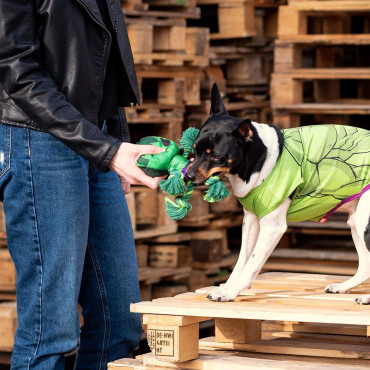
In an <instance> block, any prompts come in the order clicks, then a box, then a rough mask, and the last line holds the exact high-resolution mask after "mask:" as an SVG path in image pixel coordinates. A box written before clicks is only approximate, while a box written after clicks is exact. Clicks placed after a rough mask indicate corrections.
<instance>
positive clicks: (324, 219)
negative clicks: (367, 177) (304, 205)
mask: <svg viewBox="0 0 370 370" xmlns="http://www.w3.org/2000/svg"><path fill="white" fill-rule="evenodd" d="M368 190H370V184H369V185H366V186H365V187H364V188H363V189H362V191H361V193H358V194H354V195H351V196H350V197H348V198H346V199H344V200H342V201H341V202H340V203H339V204H338V205H337V206H336V207H334V208H333V209H332V210H331V211H329V212H328V213H327V214H326V215H325V216H324V217H321V218H320V220H319V222H321V223H322V224H323V223H325V222H326V221H327V219H328V218H329V217H330V216H331V215H332V214H333V213H334V212H335V211H336V210H337V209H338V208H339V207H341V206H342V205H343V204H346V203H348V202H350V201H351V200H354V199H357V198H359V197H360V196H361V195H362V194H364V193H365V192H367V191H368Z"/></svg>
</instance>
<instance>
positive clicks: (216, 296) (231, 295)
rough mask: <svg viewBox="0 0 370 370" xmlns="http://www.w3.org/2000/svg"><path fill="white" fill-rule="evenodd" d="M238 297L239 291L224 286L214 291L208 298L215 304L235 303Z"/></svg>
mask: <svg viewBox="0 0 370 370" xmlns="http://www.w3.org/2000/svg"><path fill="white" fill-rule="evenodd" d="M237 295H238V292H237V291H235V290H233V289H230V288H227V287H225V286H223V287H220V288H216V289H214V290H212V292H211V293H209V294H208V296H207V298H208V299H210V300H211V301H214V302H230V301H233V300H234V299H235V298H236V296H237Z"/></svg>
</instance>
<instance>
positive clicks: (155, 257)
mask: <svg viewBox="0 0 370 370" xmlns="http://www.w3.org/2000/svg"><path fill="white" fill-rule="evenodd" d="M191 254H192V252H191V248H189V247H187V246H186V245H166V244H163V245H153V246H151V247H150V248H149V265H150V266H152V267H184V266H190V265H191Z"/></svg>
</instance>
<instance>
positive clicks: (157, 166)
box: [136, 136, 180, 177]
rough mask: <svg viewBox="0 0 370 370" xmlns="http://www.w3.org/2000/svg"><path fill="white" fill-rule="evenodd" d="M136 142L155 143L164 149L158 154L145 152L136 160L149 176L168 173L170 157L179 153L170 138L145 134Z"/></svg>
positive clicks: (142, 143) (143, 143)
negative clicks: (145, 135)
mask: <svg viewBox="0 0 370 370" xmlns="http://www.w3.org/2000/svg"><path fill="white" fill-rule="evenodd" d="M138 144H141V145H155V146H158V147H160V148H164V149H166V151H165V152H163V153H159V154H154V155H153V154H145V155H142V156H141V157H140V158H139V159H138V160H137V162H136V163H137V165H138V166H139V167H140V168H141V169H142V170H143V171H144V172H145V173H146V174H147V175H148V176H151V177H160V176H165V175H168V173H169V166H170V163H171V161H172V159H173V158H174V157H175V156H176V155H178V154H179V152H180V150H179V147H178V146H177V145H176V143H174V142H173V141H172V140H169V139H165V138H163V137H157V136H147V137H144V138H143V139H141V140H140V141H139V142H138Z"/></svg>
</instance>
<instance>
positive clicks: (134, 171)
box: [109, 143, 165, 189]
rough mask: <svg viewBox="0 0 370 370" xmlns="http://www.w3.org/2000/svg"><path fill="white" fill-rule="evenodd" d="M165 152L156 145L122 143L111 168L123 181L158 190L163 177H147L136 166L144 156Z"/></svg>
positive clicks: (110, 165) (111, 162) (110, 164)
mask: <svg viewBox="0 0 370 370" xmlns="http://www.w3.org/2000/svg"><path fill="white" fill-rule="evenodd" d="M164 151H165V149H163V148H159V147H157V146H155V145H138V144H130V143H122V144H121V145H120V147H119V148H118V150H117V152H116V154H115V155H114V156H113V158H112V160H111V161H110V163H109V168H110V169H111V170H112V171H114V172H115V173H117V174H118V176H119V177H120V178H121V181H125V180H127V181H128V183H129V184H132V185H145V186H148V187H149V188H151V189H156V188H157V187H158V183H159V181H161V180H162V179H163V177H155V178H153V177H150V176H148V175H146V174H145V173H144V171H143V170H141V169H140V168H139V167H138V166H137V165H136V162H137V160H138V159H139V158H140V157H141V156H142V155H144V154H158V153H162V152H164Z"/></svg>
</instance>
